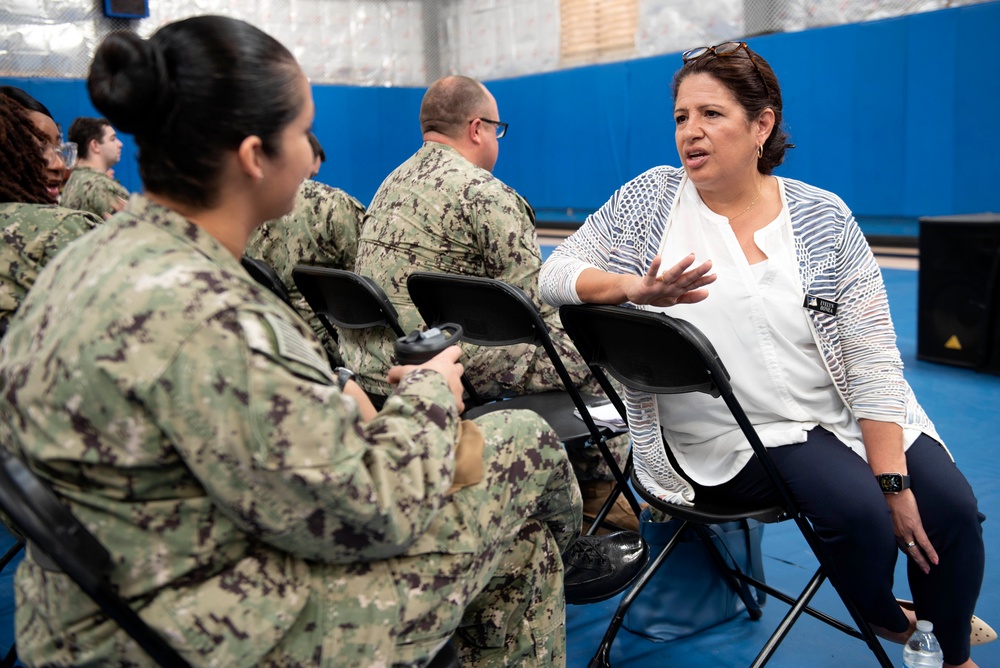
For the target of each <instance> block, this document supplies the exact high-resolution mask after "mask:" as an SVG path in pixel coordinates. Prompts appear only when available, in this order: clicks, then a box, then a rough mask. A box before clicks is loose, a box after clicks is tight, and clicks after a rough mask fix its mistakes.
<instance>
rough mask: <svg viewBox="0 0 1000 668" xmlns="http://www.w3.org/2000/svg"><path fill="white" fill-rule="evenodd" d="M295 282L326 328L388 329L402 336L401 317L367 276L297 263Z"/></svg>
mask: <svg viewBox="0 0 1000 668" xmlns="http://www.w3.org/2000/svg"><path fill="white" fill-rule="evenodd" d="M292 279H293V280H294V281H295V285H296V286H297V287H298V289H299V291H300V292H301V293H302V296H303V297H305V299H306V301H307V302H309V306H310V307H311V308H312V310H313V311H315V312H316V315H318V316H319V318H320V320H321V321H323V324H324V326H326V327H327V328H330V327H331V325H336V326H337V327H342V328H344V329H369V328H371V327H388V328H389V329H391V330H392V331H393V332H394V333H395V334H396V336H403V335H404V332H403V330H402V328H401V327H400V326H399V320H398V318H399V315H398V314H397V313H396V308H395V307H394V306H393V305H392V303H391V302H390V301H389V298H388V297H387V296H386V294H385V292H384V291H383V290H382V288H381V287H380V286H379V285H378V283H376V282H375V281H373V280H372V279H370V278H368V277H367V276H362V275H361V274H356V273H354V272H353V271H346V270H344V269H331V268H329V267H312V266H309V265H305V264H297V265H295V268H294V269H293V270H292Z"/></svg>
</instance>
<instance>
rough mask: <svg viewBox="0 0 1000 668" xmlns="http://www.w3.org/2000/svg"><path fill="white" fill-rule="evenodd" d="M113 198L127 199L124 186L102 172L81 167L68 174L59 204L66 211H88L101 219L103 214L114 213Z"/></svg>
mask: <svg viewBox="0 0 1000 668" xmlns="http://www.w3.org/2000/svg"><path fill="white" fill-rule="evenodd" d="M115 198H120V199H122V200H127V199H128V191H127V190H125V186H123V185H122V184H120V183H118V181H115V180H114V179H113V178H111V177H110V176H108V175H107V174H105V173H104V172H99V171H97V170H96V169H91V168H90V167H82V166H81V167H77V168H75V169H74V170H73V171H72V172H70V175H69V180H68V181H66V185H65V186H64V187H63V191H62V196H60V198H59V204H61V205H62V206H64V207H66V208H67V209H76V210H77V211H90V212H91V213H93V214H94V215H96V216H97V217H99V218H103V217H104V214H114V213H115V209H114V204H115Z"/></svg>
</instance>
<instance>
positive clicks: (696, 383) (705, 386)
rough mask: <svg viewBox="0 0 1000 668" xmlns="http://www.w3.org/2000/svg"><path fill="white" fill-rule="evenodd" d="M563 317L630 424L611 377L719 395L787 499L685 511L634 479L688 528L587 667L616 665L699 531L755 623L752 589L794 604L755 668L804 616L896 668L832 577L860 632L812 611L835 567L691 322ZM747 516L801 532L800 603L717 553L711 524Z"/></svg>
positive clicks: (652, 569)
mask: <svg viewBox="0 0 1000 668" xmlns="http://www.w3.org/2000/svg"><path fill="white" fill-rule="evenodd" d="M559 312H560V317H561V318H562V322H563V326H564V327H565V328H566V332H567V333H568V334H569V336H570V338H572V339H573V341H574V342H575V343H576V346H577V350H579V351H580V354H581V355H582V356H583V358H584V359H585V360H586V361H587V363H588V364H589V365H590V368H591V370H592V371H593V372H594V375H595V377H596V378H597V380H598V382H599V383H600V384H601V386H602V387H603V388H604V390H605V391H606V392H607V393H608V396H609V397H611V398H612V401H613V402H614V403H615V407H616V408H617V409H618V410H619V412H620V413H621V415H622V418H623V419H626V420H627V413H626V410H625V406H624V404H623V402H622V400H621V398H620V397H619V396H618V395H617V394H616V393H615V390H614V387H613V386H612V385H611V382H610V381H609V379H608V375H610V376H612V377H613V378H616V379H617V380H618V381H619V382H621V383H622V384H623V385H625V386H627V387H631V388H634V389H637V390H640V391H644V392H651V393H654V394H680V393H686V392H705V393H707V394H709V395H711V396H713V397H717V398H719V397H721V398H722V399H723V400H724V401H725V403H726V406H727V407H728V408H729V410H730V413H731V414H732V416H733V419H734V420H735V421H736V424H737V425H738V426H739V428H740V429H741V431H742V432H743V434H744V435H745V437H746V439H747V441H748V442H749V443H750V446H751V448H752V449H753V451H754V454H755V455H756V457H757V458H758V459H759V460H760V462H761V464H762V466H763V467H764V470H765V472H766V473H767V475H768V477H769V478H770V479H771V481H772V483H773V484H774V486H775V488H776V489H777V490H778V493H779V495H780V497H781V499H782V503H781V504H780V505H777V506H769V507H753V508H742V507H730V508H722V507H718V506H712V505H710V504H706V503H703V502H702V503H699V502H698V501H697V500H695V505H694V506H682V505H678V504H672V503H668V502H665V501H663V500H661V499H660V498H659V497H657V496H656V495H654V494H652V493H650V492H649V491H647V490H646V489H644V488H643V487H642V485H641V484H640V483H639V481H638V480H637V479H636V477H635V474H634V473H633V475H632V482H633V484H634V486H635V488H636V490H638V492H639V494H640V496H642V497H643V498H644V499H646V501H648V502H649V503H650V505H651V506H653V507H655V508H657V509H659V510H662V511H664V512H666V513H668V514H670V515H671V516H673V517H675V518H679V519H681V520H683V522H684V524H683V525H682V527H681V528H680V529H679V530H678V531H677V533H676V534H675V535H674V537H673V538H672V539H671V540H670V541H669V542H668V544H667V545H666V546H665V548H664V549H663V551H662V552H661V553H660V554H659V555H657V557H656V559H654V560H653V561H652V562H651V563H650V564H649V565H648V566H647V567H646V570H645V571H644V572H643V573H642V575H640V576H639V578H638V579H637V580H636V581H635V583H634V584H633V586H632V589H631V590H629V592H628V593H627V594H626V595H625V596H624V597H623V598H622V600H621V601H620V603H619V606H618V609H617V610H616V611H615V614H614V617H613V618H612V621H611V623H610V624H609V626H608V629H607V631H606V633H605V635H604V638H603V639H602V641H601V645H600V647H599V648H598V650H597V652H596V653H595V655H594V657H593V658H592V659H591V661H590V664H589V665H590V666H591V667H592V668H597V667H599V666H610V665H611V664H610V651H611V645H612V643H613V642H614V639H615V636H616V635H617V633H618V629H619V628H620V627H621V624H622V622H623V621H624V618H625V613H626V612H627V610H628V608H629V607H630V606H631V605H632V602H633V601H634V600H635V599H636V598H637V597H638V596H639V594H640V593H641V592H642V589H643V587H645V586H646V584H647V583H648V582H649V580H650V579H651V578H652V577H653V575H654V574H655V573H656V571H657V569H658V568H659V567H660V566H661V565H662V564H663V563H664V561H666V559H667V557H669V555H670V553H671V551H672V550H673V549H674V546H675V545H676V544H677V543H678V542H679V541H680V540H681V539H682V537H683V534H684V533H685V531H687V530H694V531H695V532H696V533H697V534H698V536H699V537H700V538H701V540H702V542H703V543H704V544H705V546H706V548H707V549H708V550H709V553H710V554H712V556H713V561H715V563H716V564H717V565H718V566H719V567H720V572H721V573H722V574H723V576H724V577H725V578H726V580H727V582H728V583H729V584H730V586H732V587H733V588H734V589H735V591H736V592H737V593H738V594H739V595H740V597H741V598H742V600H743V602H744V603H745V604H746V606H747V611H748V613H749V614H750V617H751V619H754V620H758V619H760V617H761V611H760V608H759V606H758V605H757V603H756V601H755V600H754V597H753V596H752V595H751V594H750V592H749V586H751V585H752V586H753V587H755V588H757V589H758V590H761V591H765V592H767V593H768V594H770V595H771V596H773V597H775V598H777V599H778V600H781V601H783V602H785V603H787V604H788V605H790V606H791V607H790V609H789V611H788V613H787V614H786V615H785V617H784V618H783V619H782V621H781V622H780V623H779V624H778V626H777V628H776V629H775V631H774V632H773V633H772V635H771V637H770V638H769V639H768V641H767V642H766V643H765V645H764V647H763V648H762V649H761V650H760V652H759V654H758V655H757V657H756V658H755V659H754V661H753V663H752V664H751V668H759V667H760V666H763V665H765V664H766V663H767V662H768V660H770V658H771V656H772V655H773V654H774V652H775V650H776V649H777V648H778V645H779V644H780V643H781V641H782V640H783V639H784V637H785V636H786V635H787V634H788V632H789V630H790V629H791V627H792V625H793V624H794V623H795V621H796V620H797V619H798V618H799V616H800V615H801V614H802V613H803V612H804V613H806V614H809V615H811V616H813V617H815V618H816V619H819V620H820V621H823V622H825V623H827V624H829V625H830V626H833V627H834V628H836V629H838V630H840V631H843V632H844V633H846V634H848V635H850V636H853V637H855V638H858V639H860V640H863V641H864V642H865V643H866V644H867V645H868V647H869V649H871V651H872V653H873V654H874V655H875V659H876V660H877V661H878V663H879V665H881V666H882V667H883V668H891V667H892V665H893V664H892V662H891V661H889V659H888V657H887V656H886V653H885V650H884V648H883V647H882V645H881V644H880V643H879V640H878V638H877V637H876V636H875V633H874V631H873V630H872V628H871V626H870V625H869V624H868V623H867V622H866V621H865V620H864V618H863V617H862V616H861V613H860V612H859V611H858V609H857V606H856V605H855V604H854V602H853V601H852V600H851V599H850V598H849V597H848V596H847V595H846V594H845V593H844V592H843V590H842V589H841V587H840V586H839V585H838V583H837V582H836V580H835V579H834V578H830V582H831V584H832V585H833V587H834V589H835V590H836V592H837V594H838V595H839V596H840V598H841V600H842V601H843V603H844V606H845V607H846V608H847V611H848V613H849V614H850V615H851V618H852V619H853V620H854V624H855V626H854V627H852V626H849V625H847V624H845V623H843V622H841V621H839V620H837V619H834V618H832V617H830V616H828V615H826V614H825V613H822V612H820V611H817V610H815V609H813V608H811V607H809V601H810V600H811V599H812V597H813V595H814V594H815V593H816V591H817V590H818V589H819V587H820V586H821V585H822V584H823V582H824V580H826V579H827V577H828V573H829V572H833V571H832V569H830V568H828V567H827V566H826V564H829V563H830V559H829V557H828V555H827V551H826V548H825V546H824V545H823V544H822V542H821V541H820V539H819V537H818V536H817V535H816V532H815V531H814V530H813V528H812V525H811V524H810V523H809V521H808V520H807V519H806V518H805V517H804V516H803V515H802V513H801V512H800V511H799V509H798V505H797V504H796V503H795V500H794V499H793V497H792V495H791V492H790V491H789V489H788V487H787V485H786V484H785V482H784V480H783V479H782V478H781V476H780V474H779V473H778V470H777V468H776V467H775V466H774V463H773V462H772V461H771V458H770V456H769V455H768V453H767V449H766V448H765V447H764V445H763V443H761V441H760V438H759V437H758V435H757V432H756V430H755V429H754V427H753V425H752V424H751V422H750V420H749V418H748V417H747V415H746V413H745V412H744V411H743V408H742V406H741V405H740V403H739V401H738V400H737V398H736V396H735V394H734V392H733V388H732V385H731V383H730V376H729V373H728V372H727V371H726V368H725V366H724V365H723V363H722V360H721V359H719V356H718V354H717V353H716V351H715V348H714V347H713V346H712V344H711V342H710V341H709V340H708V339H707V338H706V337H705V335H704V334H703V333H702V332H701V331H700V330H698V329H697V328H696V327H695V326H694V325H692V324H691V323H689V322H687V321H684V320H680V319H678V318H672V317H670V316H667V315H664V314H661V313H652V312H648V311H640V310H637V309H633V308H625V307H620V306H598V305H567V306H563V307H561V308H560V311H559ZM742 518H749V519H756V520H759V521H761V522H778V521H783V520H787V519H791V520H793V521H794V522H795V524H796V525H797V526H798V528H799V531H800V532H801V533H802V535H803V537H804V538H805V539H806V542H807V543H808V544H809V547H810V548H811V550H812V552H813V554H814V555H815V556H816V558H817V559H818V560H819V564H820V566H819V568H818V569H817V570H816V572H815V573H814V574H813V576H812V577H811V578H810V580H809V582H808V583H807V585H806V586H805V588H804V589H803V590H802V592H801V593H800V594H799V595H798V597H796V598H792V597H791V596H788V595H787V594H785V593H784V592H781V591H779V590H777V589H775V588H773V587H771V586H769V585H768V584H767V583H765V582H762V581H759V580H756V579H755V578H753V577H751V576H750V575H748V574H746V573H743V572H742V571H740V570H739V569H737V568H732V567H731V566H729V564H728V563H727V562H726V561H725V559H724V558H723V557H722V555H721V554H720V553H719V552H718V548H717V547H715V545H714V543H713V542H712V540H711V539H710V538H709V536H708V534H707V532H706V529H705V525H706V524H717V523H722V522H728V521H732V520H735V519H742Z"/></svg>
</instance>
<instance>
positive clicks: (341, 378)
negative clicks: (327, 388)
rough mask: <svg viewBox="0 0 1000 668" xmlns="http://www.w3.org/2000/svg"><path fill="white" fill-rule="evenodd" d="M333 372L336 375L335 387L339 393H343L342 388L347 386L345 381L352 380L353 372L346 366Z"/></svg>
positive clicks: (339, 367)
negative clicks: (338, 389)
mask: <svg viewBox="0 0 1000 668" xmlns="http://www.w3.org/2000/svg"><path fill="white" fill-rule="evenodd" d="M334 372H335V373H336V374H337V387H339V388H340V391H341V392H343V391H344V386H345V385H347V381H349V380H351V379H352V378H354V372H353V371H351V370H350V369H348V368H347V367H346V366H338V367H337V368H336V369H334Z"/></svg>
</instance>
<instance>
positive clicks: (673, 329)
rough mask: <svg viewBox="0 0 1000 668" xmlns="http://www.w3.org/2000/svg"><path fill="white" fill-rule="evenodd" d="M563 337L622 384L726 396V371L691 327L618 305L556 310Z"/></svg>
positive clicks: (649, 389) (660, 391) (665, 391)
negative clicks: (563, 333) (568, 338)
mask: <svg viewBox="0 0 1000 668" xmlns="http://www.w3.org/2000/svg"><path fill="white" fill-rule="evenodd" d="M559 317H560V319H561V320H562V323H563V327H565V329H566V333H567V334H569V336H570V338H571V339H573V342H574V343H575V344H576V347H577V350H579V351H580V354H581V355H582V356H583V358H584V359H585V360H587V363H588V364H591V365H597V366H599V367H601V368H602V369H604V370H605V371H606V372H607V373H608V374H610V375H611V376H612V377H614V378H617V379H618V380H619V381H620V382H621V383H622V384H624V385H627V386H628V387H633V388H635V389H637V390H642V391H645V392H652V393H654V394H680V393H684V392H705V393H707V394H710V395H712V396H713V397H718V396H719V395H720V392H721V391H726V392H728V391H729V390H730V385H729V373H728V372H727V371H726V368H725V366H723V364H722V360H720V359H719V356H718V354H717V353H716V352H715V348H714V347H713V346H712V344H711V342H710V341H709V340H708V339H707V338H705V335H704V334H702V333H701V332H700V331H699V330H698V329H697V328H696V327H695V326H694V325H692V324H691V323H689V322H687V321H684V320H678V319H677V318H671V317H670V316H667V315H663V314H662V313H652V312H649V311H639V310H637V309H632V308H623V307H621V306H600V305H591V304H586V305H575V304H574V305H568V306H563V307H561V308H560V309H559Z"/></svg>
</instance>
